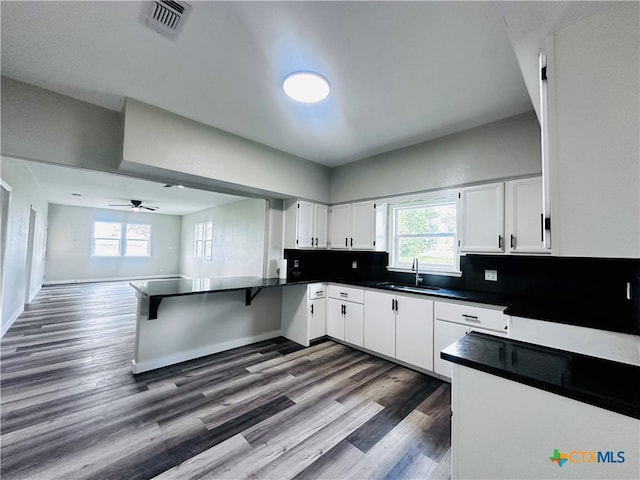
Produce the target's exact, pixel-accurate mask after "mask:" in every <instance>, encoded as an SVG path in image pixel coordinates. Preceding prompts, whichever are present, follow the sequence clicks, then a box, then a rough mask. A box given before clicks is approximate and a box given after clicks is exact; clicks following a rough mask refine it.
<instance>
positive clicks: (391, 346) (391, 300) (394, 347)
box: [364, 290, 433, 370]
mask: <svg viewBox="0 0 640 480" xmlns="http://www.w3.org/2000/svg"><path fill="white" fill-rule="evenodd" d="M364 305H365V318H364V347H365V348H367V349H369V350H372V351H374V352H377V353H380V354H381V355H386V356H388V357H393V358H396V359H398V360H401V361H403V362H407V363H409V364H411V365H415V366H416V367H420V368H424V369H425V370H432V369H433V301H431V300H429V299H426V298H424V297H419V296H411V295H396V294H390V293H384V292H376V291H370V290H367V291H366V292H365V297H364Z"/></svg>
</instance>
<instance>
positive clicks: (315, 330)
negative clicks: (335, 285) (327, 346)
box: [308, 298, 327, 340]
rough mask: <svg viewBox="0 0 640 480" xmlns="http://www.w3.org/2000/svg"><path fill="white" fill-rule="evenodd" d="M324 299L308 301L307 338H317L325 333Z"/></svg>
mask: <svg viewBox="0 0 640 480" xmlns="http://www.w3.org/2000/svg"><path fill="white" fill-rule="evenodd" d="M326 305H327V303H326V299H324V298H319V299H317V300H310V301H309V317H308V318H309V339H310V340H313V339H314V338H319V337H322V336H324V335H326V334H327V326H326V310H327V308H326Z"/></svg>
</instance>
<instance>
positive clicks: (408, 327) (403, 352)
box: [396, 296, 433, 370]
mask: <svg viewBox="0 0 640 480" xmlns="http://www.w3.org/2000/svg"><path fill="white" fill-rule="evenodd" d="M396 358H397V359H398V360H401V361H403V362H407V363H410V364H412V365H415V366H416V367H420V368H424V369H425V370H433V301H431V300H426V299H422V298H416V297H408V296H407V297H405V296H398V297H396Z"/></svg>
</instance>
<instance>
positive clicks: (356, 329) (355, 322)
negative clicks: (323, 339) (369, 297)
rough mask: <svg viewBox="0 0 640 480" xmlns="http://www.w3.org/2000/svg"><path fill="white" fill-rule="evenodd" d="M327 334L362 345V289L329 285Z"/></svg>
mask: <svg viewBox="0 0 640 480" xmlns="http://www.w3.org/2000/svg"><path fill="white" fill-rule="evenodd" d="M328 293H329V303H328V308H327V335H329V336H330V337H334V338H337V339H338V340H343V341H345V342H349V343H351V344H353V345H356V346H358V347H362V346H363V328H364V307H363V305H362V302H363V300H364V291H363V290H362V289H360V288H353V287H347V286H343V285H329V288H328Z"/></svg>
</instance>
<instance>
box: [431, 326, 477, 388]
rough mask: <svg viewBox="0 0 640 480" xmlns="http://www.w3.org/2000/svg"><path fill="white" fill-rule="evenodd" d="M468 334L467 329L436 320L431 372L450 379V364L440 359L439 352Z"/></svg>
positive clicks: (451, 369)
mask: <svg viewBox="0 0 640 480" xmlns="http://www.w3.org/2000/svg"><path fill="white" fill-rule="evenodd" d="M467 333H469V327H467V326H466V325H458V324H457V323H449V322H443V321H441V320H436V321H435V322H434V325H433V371H434V372H436V373H437V374H440V375H444V376H445V377H449V378H451V373H452V371H453V367H452V366H451V362H447V361H446V360H443V359H441V358H440V351H441V350H443V349H444V348H446V347H448V346H449V345H451V344H452V343H454V342H455V341H456V340H458V339H459V338H462V337H464V336H465V335H466V334H467Z"/></svg>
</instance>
